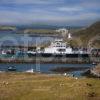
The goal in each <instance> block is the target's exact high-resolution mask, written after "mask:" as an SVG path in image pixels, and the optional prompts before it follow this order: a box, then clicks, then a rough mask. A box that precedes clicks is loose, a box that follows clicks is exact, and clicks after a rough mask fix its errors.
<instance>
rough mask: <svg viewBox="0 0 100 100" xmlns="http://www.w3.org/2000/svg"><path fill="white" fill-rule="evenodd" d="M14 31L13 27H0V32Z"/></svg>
mask: <svg viewBox="0 0 100 100" xmlns="http://www.w3.org/2000/svg"><path fill="white" fill-rule="evenodd" d="M14 30H16V27H15V26H0V31H14Z"/></svg>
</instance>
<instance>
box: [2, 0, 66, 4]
mask: <svg viewBox="0 0 100 100" xmlns="http://www.w3.org/2000/svg"><path fill="white" fill-rule="evenodd" d="M63 1H64V0H1V3H3V4H53V3H61V2H63Z"/></svg>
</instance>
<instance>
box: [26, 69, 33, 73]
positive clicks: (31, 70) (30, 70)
mask: <svg viewBox="0 0 100 100" xmlns="http://www.w3.org/2000/svg"><path fill="white" fill-rule="evenodd" d="M26 72H27V73H33V72H34V70H33V69H29V70H27V71H26Z"/></svg>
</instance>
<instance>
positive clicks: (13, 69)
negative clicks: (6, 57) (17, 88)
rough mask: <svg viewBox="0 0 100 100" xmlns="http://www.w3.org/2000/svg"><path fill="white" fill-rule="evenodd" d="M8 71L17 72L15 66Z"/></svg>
mask: <svg viewBox="0 0 100 100" xmlns="http://www.w3.org/2000/svg"><path fill="white" fill-rule="evenodd" d="M8 71H16V67H15V66H10V67H8Z"/></svg>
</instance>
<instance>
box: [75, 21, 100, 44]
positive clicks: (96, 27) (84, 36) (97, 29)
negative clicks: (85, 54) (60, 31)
mask: <svg viewBox="0 0 100 100" xmlns="http://www.w3.org/2000/svg"><path fill="white" fill-rule="evenodd" d="M74 35H75V36H76V37H80V39H81V41H82V42H83V44H84V45H85V46H86V45H87V43H88V42H89V40H91V39H93V38H95V37H96V36H97V37H99V36H100V21H98V22H96V23H94V24H92V25H91V26H89V27H87V28H84V29H82V30H79V31H77V32H76V33H75V34H74ZM94 42H95V44H94V45H97V46H100V41H99V40H95V41H94Z"/></svg>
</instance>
